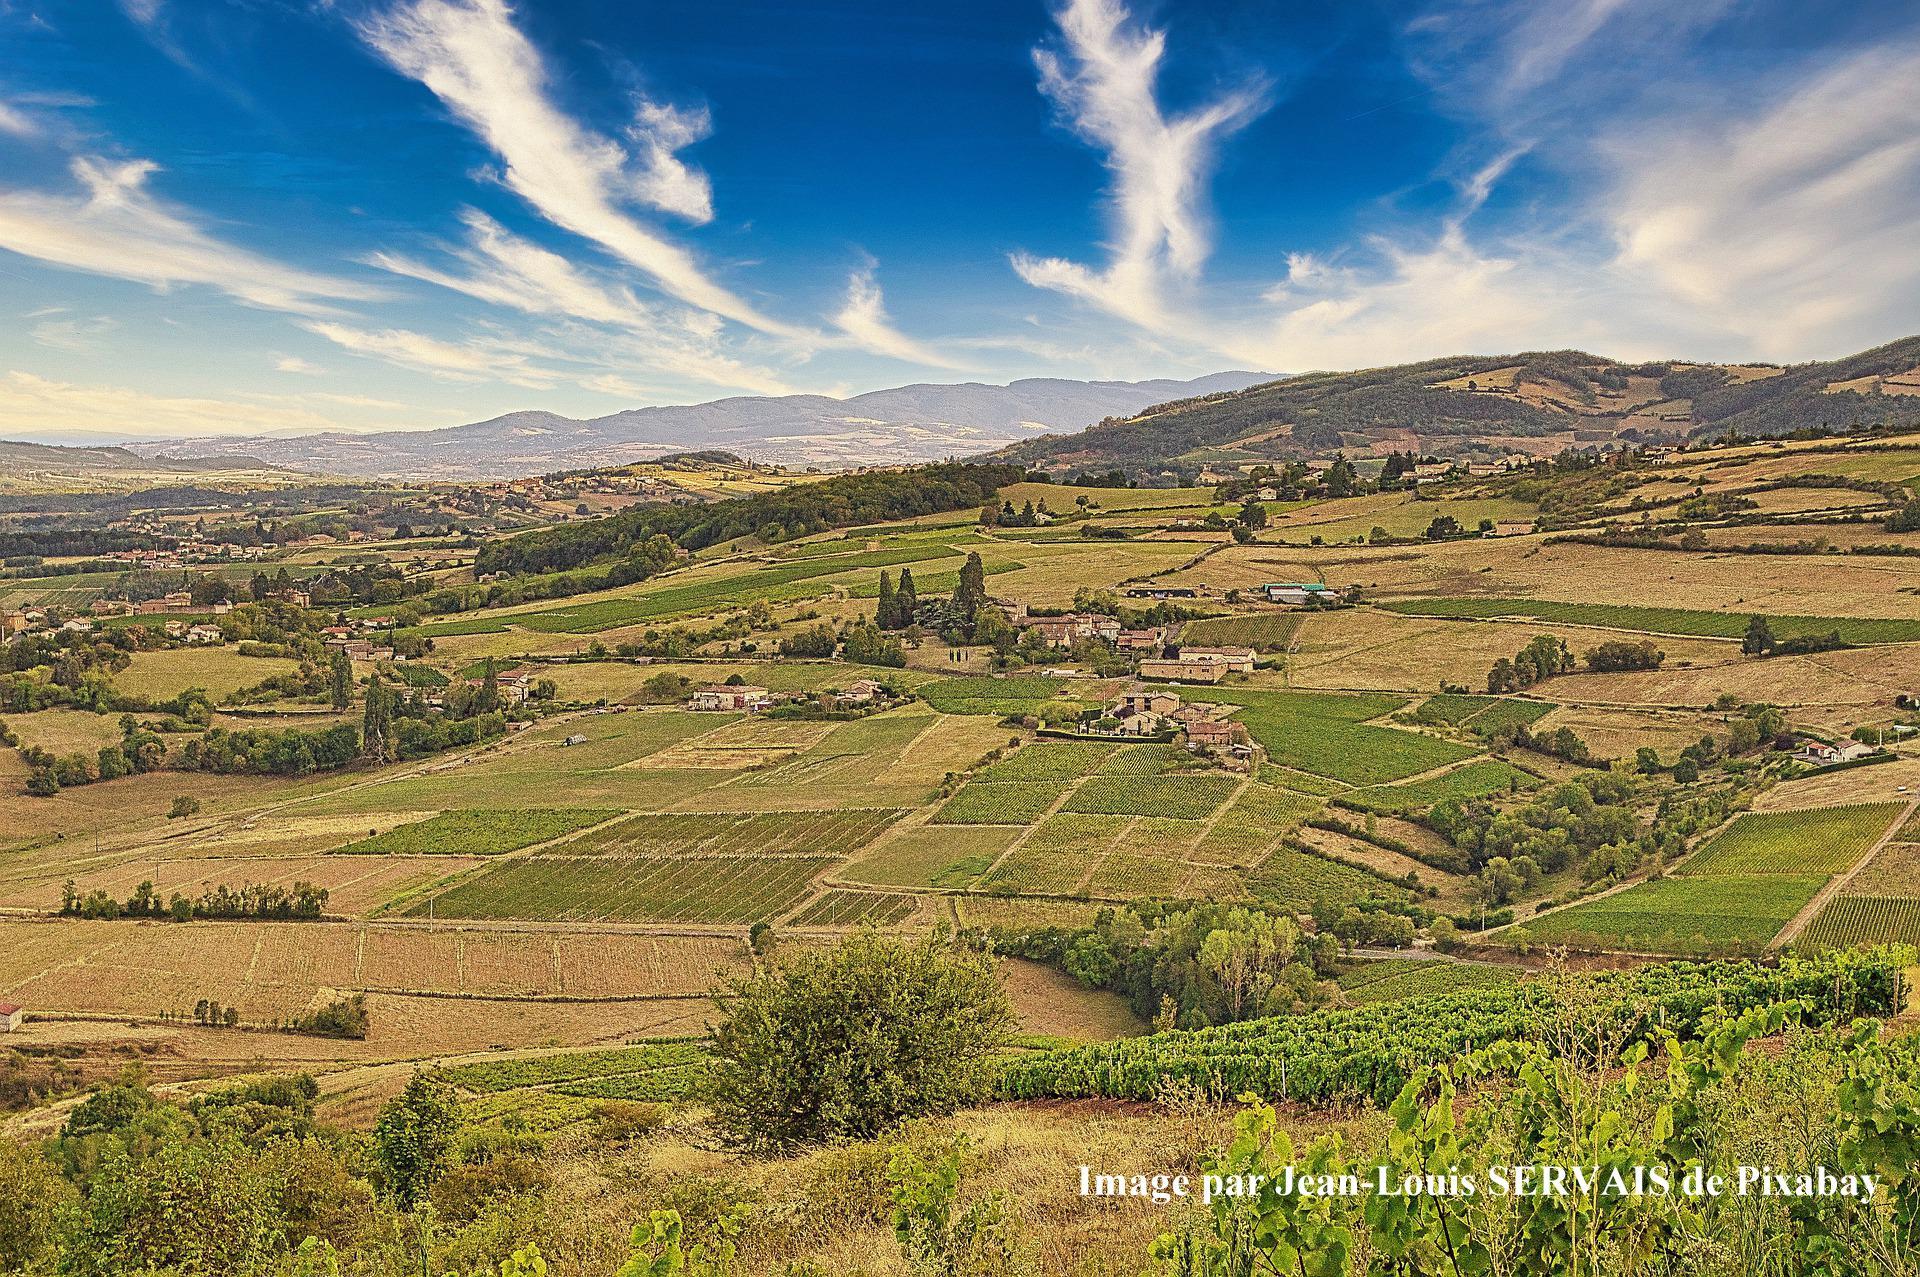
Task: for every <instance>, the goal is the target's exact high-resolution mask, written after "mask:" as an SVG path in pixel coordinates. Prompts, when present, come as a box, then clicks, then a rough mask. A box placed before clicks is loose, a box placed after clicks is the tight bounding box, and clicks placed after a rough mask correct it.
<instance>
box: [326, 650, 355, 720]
mask: <svg viewBox="0 0 1920 1277" xmlns="http://www.w3.org/2000/svg"><path fill="white" fill-rule="evenodd" d="M329 675H330V679H329V682H330V686H329V687H328V691H329V693H330V695H329V697H328V699H329V700H330V701H332V702H333V707H334V708H335V709H345V708H346V707H347V706H348V705H350V704H352V703H353V662H352V661H350V660H348V659H347V654H346V653H345V652H343V651H341V650H340V649H339V648H337V647H336V648H335V649H333V667H332V669H331V670H330V671H329Z"/></svg>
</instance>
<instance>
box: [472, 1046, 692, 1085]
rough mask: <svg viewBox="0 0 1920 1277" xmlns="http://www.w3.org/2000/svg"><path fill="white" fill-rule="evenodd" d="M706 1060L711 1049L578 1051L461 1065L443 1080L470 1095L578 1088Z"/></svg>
mask: <svg viewBox="0 0 1920 1277" xmlns="http://www.w3.org/2000/svg"><path fill="white" fill-rule="evenodd" d="M706 1058H707V1050H706V1047H704V1046H702V1045H701V1044H700V1043H697V1042H667V1043H660V1044H658V1045H648V1046H632V1047H622V1048H620V1049H618V1050H613V1051H576V1052H572V1053H569V1054H566V1055H541V1056H533V1057H531V1058H522V1059H512V1060H485V1061H482V1062H481V1063H478V1064H460V1065H455V1066H454V1067H452V1068H448V1069H442V1070H440V1076H441V1078H442V1079H443V1080H445V1081H448V1082H451V1083H453V1084H454V1085H455V1086H457V1087H459V1088H460V1089H462V1090H465V1091H481V1092H485V1093H492V1092H497V1091H518V1090H522V1089H524V1088H526V1087H534V1086H553V1085H554V1084H556V1083H560V1082H578V1081H581V1080H582V1079H584V1078H596V1077H619V1076H621V1075H623V1074H628V1073H641V1072H647V1071H651V1070H653V1069H664V1068H679V1067H682V1066H685V1065H688V1064H699V1063H701V1062H702V1061H704V1060H705V1059H706Z"/></svg>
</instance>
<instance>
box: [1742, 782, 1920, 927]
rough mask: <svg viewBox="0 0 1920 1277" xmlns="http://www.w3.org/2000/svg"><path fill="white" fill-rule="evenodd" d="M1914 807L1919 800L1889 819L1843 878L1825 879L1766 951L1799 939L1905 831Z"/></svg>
mask: <svg viewBox="0 0 1920 1277" xmlns="http://www.w3.org/2000/svg"><path fill="white" fill-rule="evenodd" d="M1916 807H1920V799H1914V800H1913V801H1911V802H1909V803H1908V804H1907V805H1906V807H1904V808H1903V809H1902V810H1901V812H1900V814H1899V815H1898V816H1895V817H1894V818H1893V821H1892V823H1890V824H1889V825H1888V826H1887V828H1886V830H1885V832H1883V833H1882V834H1881V835H1880V836H1879V837H1878V838H1876V839H1875V840H1874V843H1873V846H1871V847H1869V848H1867V850H1866V854H1865V855H1863V856H1861V857H1860V858H1859V859H1858V860H1856V861H1854V862H1853V868H1851V869H1849V870H1847V871H1846V872H1845V873H1843V874H1835V875H1834V876H1833V877H1831V878H1829V879H1827V885H1826V886H1824V887H1822V888H1820V890H1818V891H1816V892H1814V893H1813V899H1811V900H1809V901H1807V903H1806V904H1805V905H1804V906H1803V907H1802V908H1801V910H1800V912H1799V913H1796V914H1794V915H1793V917H1791V918H1789V919H1788V920H1787V925H1786V926H1784V927H1782V928H1780V930H1779V932H1778V933H1777V934H1776V935H1775V936H1774V937H1773V940H1772V942H1771V943H1770V944H1769V945H1768V946H1767V947H1768V948H1771V949H1782V948H1785V947H1786V946H1787V945H1790V944H1792V943H1793V942H1794V941H1795V940H1797V939H1799V938H1800V933H1801V932H1802V931H1805V930H1806V929H1807V925H1808V924H1809V923H1811V922H1812V921H1813V920H1814V919H1815V918H1817V917H1819V916H1820V911H1821V910H1822V909H1825V908H1826V907H1827V904H1828V902H1829V901H1831V900H1832V899H1833V898H1834V897H1835V896H1837V895H1839V894H1840V892H1841V891H1842V890H1844V889H1845V887H1846V885H1847V884H1848V883H1850V882H1852V881H1853V880H1854V877H1855V875H1857V874H1858V873H1859V872H1860V871H1861V870H1862V869H1864V868H1866V866H1867V864H1868V863H1869V862H1870V861H1871V860H1872V859H1873V858H1874V857H1875V856H1877V855H1879V854H1880V849H1881V848H1882V847H1884V846H1886V845H1887V844H1888V843H1890V842H1892V841H1893V836H1894V835H1895V834H1897V833H1899V832H1900V830H1901V829H1903V828H1905V826H1906V823H1907V822H1908V821H1909V820H1911V819H1912V818H1913V812H1914V808H1916Z"/></svg>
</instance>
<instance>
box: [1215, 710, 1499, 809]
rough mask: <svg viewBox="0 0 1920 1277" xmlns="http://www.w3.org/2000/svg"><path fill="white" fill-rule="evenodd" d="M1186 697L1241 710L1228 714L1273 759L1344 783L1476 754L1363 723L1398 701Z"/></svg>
mask: <svg viewBox="0 0 1920 1277" xmlns="http://www.w3.org/2000/svg"><path fill="white" fill-rule="evenodd" d="M1188 695H1189V697H1190V699H1193V700H1198V701H1215V702H1220V703H1223V704H1229V705H1238V706H1240V707H1241V709H1240V712H1239V713H1238V714H1237V715H1236V717H1237V718H1238V719H1239V720H1240V721H1241V722H1242V723H1245V724H1246V725H1247V730H1248V731H1249V732H1251V733H1252V734H1253V738H1254V739H1255V740H1257V741H1259V742H1260V744H1261V745H1263V746H1264V747H1265V748H1266V751H1267V755H1268V757H1270V758H1271V759H1272V760H1273V761H1274V762H1276V763H1279V764H1281V765H1282V766H1286V767H1296V768H1299V769H1300V770H1301V771H1306V772H1313V773H1315V774H1316V775H1321V776H1329V777H1332V778H1333V779H1335V780H1343V781H1346V782H1347V783H1348V784H1352V785H1378V784H1382V783H1384V782H1386V781H1390V780H1400V779H1402V778H1404V777H1407V776H1412V775H1416V774H1417V773H1419V772H1424V771H1431V770H1432V769H1433V768H1435V767H1442V766H1445V765H1446V764H1448V763H1454V762H1459V761H1461V760H1463V759H1467V758H1472V757H1473V756H1474V754H1475V753H1476V752H1477V751H1475V750H1473V749H1469V748H1468V747H1466V746H1464V745H1458V744H1455V743H1454V742H1452V741H1445V740H1437V739H1435V738H1434V737H1431V736H1422V735H1419V734H1418V733H1416V732H1409V731H1401V730H1399V729H1398V728H1392V727H1375V726H1372V725H1371V724H1368V723H1366V722H1364V721H1363V720H1365V719H1369V718H1377V717H1380V716H1381V715H1383V714H1390V713H1392V712H1393V711H1394V710H1396V709H1398V708H1400V707H1401V706H1402V705H1404V704H1405V703H1406V701H1405V699H1404V698H1403V697H1397V696H1375V695H1363V696H1343V695H1337V694H1331V693H1323V694H1317V693H1312V692H1263V691H1250V690H1243V689H1239V688H1215V687H1210V688H1195V689H1193V690H1192V691H1191V692H1189V693H1188Z"/></svg>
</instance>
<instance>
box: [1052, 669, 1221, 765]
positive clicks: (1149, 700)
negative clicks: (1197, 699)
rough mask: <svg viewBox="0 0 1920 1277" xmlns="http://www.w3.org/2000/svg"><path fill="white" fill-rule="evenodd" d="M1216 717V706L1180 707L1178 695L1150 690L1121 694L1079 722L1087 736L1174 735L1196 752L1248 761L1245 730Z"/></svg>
mask: <svg viewBox="0 0 1920 1277" xmlns="http://www.w3.org/2000/svg"><path fill="white" fill-rule="evenodd" d="M1218 714H1219V707H1217V706H1210V705H1187V704H1183V703H1182V702H1181V700H1180V698H1179V696H1177V695H1175V694H1174V693H1172V692H1170V691H1167V690H1166V689H1165V688H1159V687H1149V688H1143V689H1141V690H1139V691H1133V692H1124V693H1122V694H1121V695H1120V696H1118V697H1117V698H1115V699H1114V700H1112V701H1111V702H1109V703H1108V704H1107V706H1106V708H1105V710H1104V711H1102V712H1101V713H1100V714H1098V715H1095V716H1093V717H1090V718H1089V719H1087V720H1086V721H1085V722H1082V723H1081V725H1080V731H1081V734H1083V735H1088V736H1118V737H1126V738H1129V739H1135V740H1138V739H1141V738H1157V737H1162V736H1167V735H1177V736H1178V737H1179V738H1180V739H1181V741H1182V742H1183V743H1184V744H1185V745H1186V747H1187V748H1188V749H1189V750H1192V751H1193V752H1195V753H1201V752H1212V753H1218V754H1222V755H1225V756H1227V757H1230V758H1238V759H1251V758H1252V757H1253V754H1254V745H1253V742H1252V738H1251V737H1250V736H1248V734H1247V729H1246V727H1245V726H1244V725H1242V724H1240V723H1235V722H1230V721H1228V720H1226V719H1223V718H1220V717H1218ZM1103 724H1109V725H1107V726H1103Z"/></svg>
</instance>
